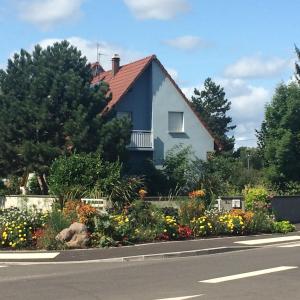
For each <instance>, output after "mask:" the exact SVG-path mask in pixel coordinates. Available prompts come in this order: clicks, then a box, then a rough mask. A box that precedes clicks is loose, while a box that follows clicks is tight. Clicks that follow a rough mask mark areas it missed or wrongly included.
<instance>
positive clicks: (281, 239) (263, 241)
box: [235, 235, 300, 245]
mask: <svg viewBox="0 0 300 300" xmlns="http://www.w3.org/2000/svg"><path fill="white" fill-rule="evenodd" d="M297 240H300V236H299V235H291V236H283V237H277V238H269V239H258V240H248V241H238V242H235V244H243V245H262V244H271V243H278V242H288V241H297Z"/></svg>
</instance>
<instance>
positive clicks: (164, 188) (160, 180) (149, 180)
mask: <svg viewBox="0 0 300 300" xmlns="http://www.w3.org/2000/svg"><path fill="white" fill-rule="evenodd" d="M126 168H127V170H126V174H129V175H133V176H138V177H142V178H143V179H144V185H145V188H146V190H147V192H148V194H147V195H148V196H158V195H168V193H169V192H170V190H172V188H171V186H170V183H169V181H168V178H167V176H166V174H165V173H164V172H163V170H159V169H157V168H156V167H155V166H154V164H153V160H151V159H146V160H143V161H142V162H141V163H140V164H134V165H133V166H130V165H127V166H126ZM176 185H177V184H176Z"/></svg>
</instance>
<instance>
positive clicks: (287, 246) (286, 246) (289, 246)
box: [278, 243, 300, 248]
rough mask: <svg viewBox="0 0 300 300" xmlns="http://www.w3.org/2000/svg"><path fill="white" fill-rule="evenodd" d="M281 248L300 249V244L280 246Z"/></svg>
mask: <svg viewBox="0 0 300 300" xmlns="http://www.w3.org/2000/svg"><path fill="white" fill-rule="evenodd" d="M278 247H279V248H294V247H300V243H293V244H286V245H281V246H278Z"/></svg>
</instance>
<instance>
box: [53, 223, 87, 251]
mask: <svg viewBox="0 0 300 300" xmlns="http://www.w3.org/2000/svg"><path fill="white" fill-rule="evenodd" d="M55 239H56V240H57V241H60V242H63V243H66V245H67V246H68V247H69V248H73V249H75V248H86V247H87V244H88V242H89V234H88V230H87V227H86V226H85V225H84V224H81V223H78V222H75V223H73V224H72V225H71V226H70V227H69V228H65V229H63V230H62V231H61V232H60V233H59V234H58V235H57V236H56V237H55Z"/></svg>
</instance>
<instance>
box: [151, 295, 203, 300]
mask: <svg viewBox="0 0 300 300" xmlns="http://www.w3.org/2000/svg"><path fill="white" fill-rule="evenodd" d="M201 296H204V295H203V294H201V295H193V296H183V297H175V298H163V299H156V300H185V299H192V298H196V297H201Z"/></svg>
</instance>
